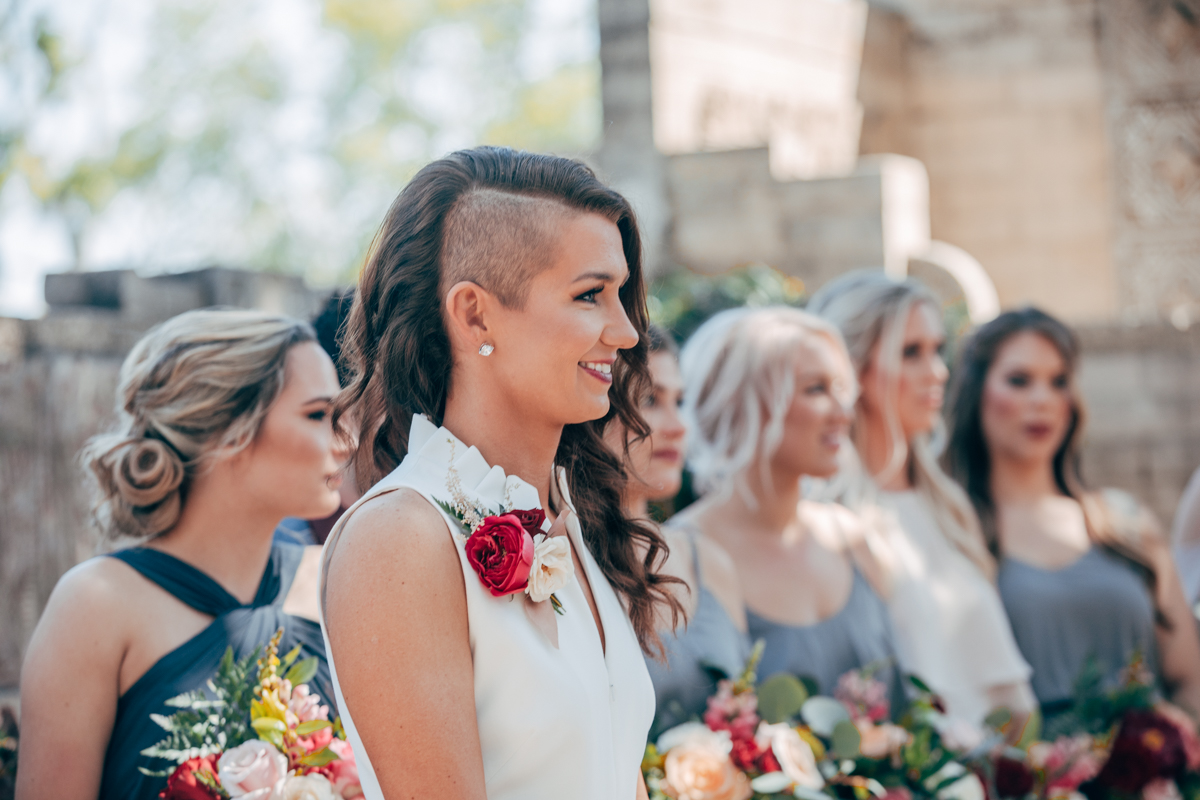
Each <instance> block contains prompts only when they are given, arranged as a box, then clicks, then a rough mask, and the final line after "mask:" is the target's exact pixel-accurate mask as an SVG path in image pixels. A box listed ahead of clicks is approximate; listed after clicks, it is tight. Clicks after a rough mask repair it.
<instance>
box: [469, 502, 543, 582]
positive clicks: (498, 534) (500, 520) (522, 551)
mask: <svg viewBox="0 0 1200 800" xmlns="http://www.w3.org/2000/svg"><path fill="white" fill-rule="evenodd" d="M466 551H467V561H469V562H470V563H471V567H472V568H473V569H474V570H475V573H476V574H477V575H478V576H479V580H480V582H481V583H483V585H484V586H486V587H487V588H488V591H489V592H491V593H492V596H493V597H503V596H504V595H506V594H514V593H516V592H520V591H522V590H524V589H525V586H526V585H527V584H528V583H529V570H530V569H531V568H532V566H533V537H532V536H530V535H529V533H528V532H526V530H525V526H524V525H522V524H521V520H520V518H518V517H517V516H516V515H515V514H504V515H502V516H498V517H488V518H486V519H485V520H484V521H483V524H482V525H480V526H479V527H478V528H476V529H475V532H474V533H472V534H471V536H470V538H468V539H467V544H466Z"/></svg>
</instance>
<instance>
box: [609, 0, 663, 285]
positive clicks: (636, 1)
mask: <svg viewBox="0 0 1200 800" xmlns="http://www.w3.org/2000/svg"><path fill="white" fill-rule="evenodd" d="M596 6H597V15H598V17H599V21H600V64H601V90H600V91H601V99H602V101H603V104H604V134H603V140H602V143H601V146H600V151H599V152H598V153H597V154H596V161H597V163H598V165H599V168H600V173H601V177H602V178H604V179H605V180H607V181H609V182H610V183H612V185H613V186H615V187H616V188H617V189H618V190H620V191H621V192H623V193H624V194H625V196H626V197H628V198H629V200H630V201H631V202H632V203H633V206H634V209H635V210H636V211H637V214H638V221H639V223H640V224H641V229H642V242H643V245H644V248H645V249H644V252H645V264H646V270H647V275H653V274H655V273H656V272H661V271H662V269H663V268H664V266H665V265H666V261H667V258H666V254H665V251H664V240H665V237H664V234H665V231H666V228H667V225H668V223H669V222H670V208H669V205H668V203H667V195H666V182H665V179H664V173H663V158H662V155H661V154H660V153H659V152H658V149H657V148H656V147H655V146H654V126H653V122H652V119H653V114H652V108H651V87H650V5H649V2H648V0H598V2H597V4H596Z"/></svg>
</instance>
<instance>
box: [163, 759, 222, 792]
mask: <svg viewBox="0 0 1200 800" xmlns="http://www.w3.org/2000/svg"><path fill="white" fill-rule="evenodd" d="M219 757H220V754H219V753H214V754H213V755H210V756H204V757H203V758H189V759H188V760H187V761H185V762H183V763H182V764H180V765H179V766H178V767H176V768H175V771H174V772H172V773H171V777H169V778H167V788H165V789H163V790H162V791H161V792H159V793H158V796H159V798H161V800H220V797H221V795H219V794H218V793H217V792H216V791H215V790H213V789H210V788H209V787H208V786H206V785H205V784H203V783H201V782H200V780H199V779H198V778H197V777H196V773H197V772H199V773H202V774H204V775H207V776H209V777H210V778H211V779H212V780H211V783H216V782H217V759H218V758H219Z"/></svg>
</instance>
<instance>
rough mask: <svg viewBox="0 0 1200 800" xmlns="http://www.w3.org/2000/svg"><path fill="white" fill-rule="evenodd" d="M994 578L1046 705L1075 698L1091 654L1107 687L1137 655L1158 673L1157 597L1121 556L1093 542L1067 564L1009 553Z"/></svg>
mask: <svg viewBox="0 0 1200 800" xmlns="http://www.w3.org/2000/svg"><path fill="white" fill-rule="evenodd" d="M997 583H998V586H999V589H1000V598H1001V599H1002V600H1003V601H1004V608H1005V609H1006V610H1007V611H1008V618H1009V620H1010V621H1011V622H1012V629H1013V635H1014V636H1015V637H1016V639H1017V646H1018V647H1020V648H1021V654H1022V655H1023V656H1025V660H1026V661H1028V662H1029V665H1030V666H1031V667H1032V668H1033V676H1032V677H1031V678H1030V684H1031V686H1032V687H1033V693H1034V694H1035V695H1036V696H1037V699H1038V702H1040V703H1041V704H1042V706H1043V707H1044V709H1045V710H1047V711H1049V712H1051V713H1053V712H1056V711H1059V710H1061V709H1062V706H1063V705H1064V704H1065V703H1066V702H1067V701H1069V700H1070V699H1071V698H1072V696H1073V695H1074V693H1075V683H1076V681H1077V680H1078V679H1079V675H1080V673H1081V672H1082V671H1083V668H1084V666H1085V665H1086V664H1087V661H1088V659H1089V658H1094V659H1096V661H1097V662H1098V663H1099V665H1100V667H1101V668H1102V670H1103V673H1104V683H1105V685H1106V686H1113V685H1115V684H1116V683H1117V682H1118V680H1120V676H1121V672H1122V670H1124V669H1125V667H1127V666H1128V665H1129V662H1130V659H1131V658H1132V657H1133V654H1134V653H1135V652H1140V653H1141V654H1142V657H1143V659H1144V661H1145V664H1146V666H1147V667H1148V668H1149V669H1151V670H1152V671H1153V672H1154V674H1155V675H1156V676H1157V675H1158V645H1157V643H1156V641H1155V638H1154V599H1153V597H1151V594H1150V589H1149V587H1148V586H1147V585H1146V582H1145V581H1144V580H1143V579H1142V577H1141V576H1140V575H1138V574H1137V572H1135V571H1134V567H1133V566H1132V565H1131V564H1130V563H1129V562H1127V561H1125V560H1124V559H1122V558H1120V557H1119V556H1117V555H1114V554H1113V553H1110V552H1108V551H1107V550H1105V549H1103V548H1100V547H1095V546H1093V547H1092V548H1091V549H1090V550H1088V551H1087V552H1086V553H1084V554H1083V555H1082V556H1080V557H1079V558H1078V559H1076V560H1075V561H1074V562H1073V563H1071V564H1069V565H1067V566H1065V567H1063V568H1062V569H1042V568H1041V567H1036V566H1033V565H1032V564H1027V563H1025V562H1023V561H1020V560H1018V559H1015V558H1009V557H1005V558H1002V559H1001V560H1000V571H999V574H998V576H997Z"/></svg>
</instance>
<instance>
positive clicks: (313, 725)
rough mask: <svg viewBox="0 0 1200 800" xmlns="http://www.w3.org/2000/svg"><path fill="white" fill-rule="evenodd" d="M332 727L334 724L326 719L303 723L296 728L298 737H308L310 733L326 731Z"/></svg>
mask: <svg viewBox="0 0 1200 800" xmlns="http://www.w3.org/2000/svg"><path fill="white" fill-rule="evenodd" d="M332 727H333V723H331V722H329V721H328V720H324V719H314V720H309V721H308V722H301V723H300V724H299V725H297V726H296V735H297V736H308V735H309V734H310V733H316V732H317V731H321V730H325V729H326V728H332Z"/></svg>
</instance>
